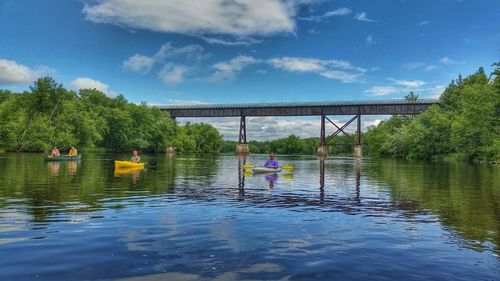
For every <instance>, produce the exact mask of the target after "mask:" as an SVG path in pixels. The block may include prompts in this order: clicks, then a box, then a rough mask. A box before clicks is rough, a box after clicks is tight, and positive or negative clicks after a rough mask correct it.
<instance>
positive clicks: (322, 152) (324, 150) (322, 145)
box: [316, 114, 328, 158]
mask: <svg viewBox="0 0 500 281" xmlns="http://www.w3.org/2000/svg"><path fill="white" fill-rule="evenodd" d="M325 118H326V116H325V115H324V114H321V129H320V133H319V147H318V150H316V155H317V156H318V157H321V158H326V157H327V156H328V145H327V142H326V138H325Z"/></svg>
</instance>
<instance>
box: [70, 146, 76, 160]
mask: <svg viewBox="0 0 500 281" xmlns="http://www.w3.org/2000/svg"><path fill="white" fill-rule="evenodd" d="M68 156H70V157H76V156H78V150H76V148H75V147H74V146H72V147H71V149H70V150H69V152H68Z"/></svg>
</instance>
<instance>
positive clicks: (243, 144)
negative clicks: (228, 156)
mask: <svg viewBox="0 0 500 281" xmlns="http://www.w3.org/2000/svg"><path fill="white" fill-rule="evenodd" d="M234 154H236V155H248V154H250V150H249V149H248V144H247V126H246V120H245V116H243V115H242V116H241V117H240V137H239V139H238V144H237V145H236V150H235V151H234Z"/></svg>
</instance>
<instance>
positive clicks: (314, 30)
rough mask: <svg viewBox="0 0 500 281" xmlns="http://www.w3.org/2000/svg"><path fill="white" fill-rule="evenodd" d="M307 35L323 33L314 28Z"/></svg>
mask: <svg viewBox="0 0 500 281" xmlns="http://www.w3.org/2000/svg"><path fill="white" fill-rule="evenodd" d="M307 33H309V34H320V33H321V32H320V31H319V30H316V29H314V28H310V29H308V30H307Z"/></svg>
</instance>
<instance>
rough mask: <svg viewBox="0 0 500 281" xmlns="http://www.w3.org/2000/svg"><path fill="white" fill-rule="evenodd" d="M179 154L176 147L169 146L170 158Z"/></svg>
mask: <svg viewBox="0 0 500 281" xmlns="http://www.w3.org/2000/svg"><path fill="white" fill-rule="evenodd" d="M176 153H177V150H175V147H172V146H169V147H167V154H168V155H169V156H174V155H175V154H176Z"/></svg>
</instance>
